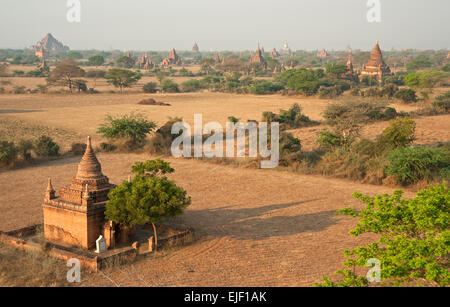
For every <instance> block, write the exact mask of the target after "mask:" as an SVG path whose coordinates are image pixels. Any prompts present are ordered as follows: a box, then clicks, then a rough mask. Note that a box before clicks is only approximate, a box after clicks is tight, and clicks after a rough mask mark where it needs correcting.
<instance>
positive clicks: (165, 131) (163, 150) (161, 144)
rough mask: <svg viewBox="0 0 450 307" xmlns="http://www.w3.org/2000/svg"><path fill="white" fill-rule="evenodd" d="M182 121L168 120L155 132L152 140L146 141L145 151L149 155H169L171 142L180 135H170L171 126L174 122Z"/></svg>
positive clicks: (179, 119)
mask: <svg viewBox="0 0 450 307" xmlns="http://www.w3.org/2000/svg"><path fill="white" fill-rule="evenodd" d="M180 121H183V119H182V118H178V117H175V118H170V119H169V121H167V122H166V123H165V124H164V125H162V126H161V127H160V128H159V129H158V130H156V133H155V134H154V135H153V136H152V138H151V139H150V140H149V141H148V144H147V145H146V147H145V149H146V150H147V151H148V152H150V153H151V154H164V155H169V154H171V149H170V147H171V145H172V142H173V140H175V138H177V137H178V136H180V135H181V133H179V134H172V131H171V130H172V126H173V124H175V123H176V122H180Z"/></svg>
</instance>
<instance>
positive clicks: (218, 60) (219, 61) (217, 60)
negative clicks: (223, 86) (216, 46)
mask: <svg viewBox="0 0 450 307" xmlns="http://www.w3.org/2000/svg"><path fill="white" fill-rule="evenodd" d="M214 60H215V61H216V64H220V63H221V62H222V60H221V59H220V54H219V53H216V57H215V59H214Z"/></svg>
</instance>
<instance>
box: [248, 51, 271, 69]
mask: <svg viewBox="0 0 450 307" xmlns="http://www.w3.org/2000/svg"><path fill="white" fill-rule="evenodd" d="M253 63H256V64H259V65H260V67H261V68H263V69H267V62H266V60H265V59H264V57H263V55H262V50H261V48H260V47H259V46H258V49H256V54H255V55H254V56H253V57H252V58H251V59H250V64H253Z"/></svg>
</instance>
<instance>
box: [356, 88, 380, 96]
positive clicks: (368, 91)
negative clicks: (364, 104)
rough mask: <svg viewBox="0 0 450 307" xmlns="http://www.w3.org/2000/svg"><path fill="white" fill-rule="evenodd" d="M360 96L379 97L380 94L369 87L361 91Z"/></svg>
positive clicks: (375, 89)
mask: <svg viewBox="0 0 450 307" xmlns="http://www.w3.org/2000/svg"><path fill="white" fill-rule="evenodd" d="M361 96H363V97H381V96H382V93H381V90H380V89H379V88H378V87H376V86H374V87H369V88H368V89H366V90H364V91H361Z"/></svg>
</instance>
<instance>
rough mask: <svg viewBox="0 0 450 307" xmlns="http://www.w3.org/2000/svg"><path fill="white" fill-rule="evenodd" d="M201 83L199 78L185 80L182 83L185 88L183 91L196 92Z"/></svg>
mask: <svg viewBox="0 0 450 307" xmlns="http://www.w3.org/2000/svg"><path fill="white" fill-rule="evenodd" d="M200 87H201V84H200V81H199V80H196V79H191V80H187V81H184V82H183V83H181V88H182V89H183V92H196V91H198V90H199V89H200Z"/></svg>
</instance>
